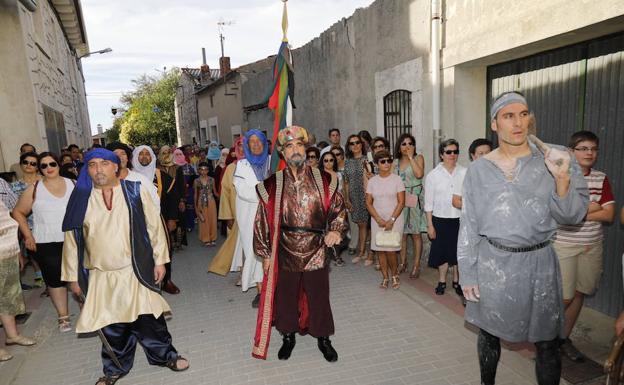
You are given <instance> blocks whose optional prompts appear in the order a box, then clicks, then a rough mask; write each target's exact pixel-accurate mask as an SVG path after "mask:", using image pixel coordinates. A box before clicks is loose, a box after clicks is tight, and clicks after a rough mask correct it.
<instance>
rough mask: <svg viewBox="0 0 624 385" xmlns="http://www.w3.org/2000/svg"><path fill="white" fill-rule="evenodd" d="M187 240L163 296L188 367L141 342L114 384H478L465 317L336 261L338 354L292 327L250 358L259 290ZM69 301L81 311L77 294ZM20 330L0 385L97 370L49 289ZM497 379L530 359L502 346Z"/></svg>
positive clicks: (71, 379)
mask: <svg viewBox="0 0 624 385" xmlns="http://www.w3.org/2000/svg"><path fill="white" fill-rule="evenodd" d="M189 240H190V241H191V246H190V247H188V248H186V250H184V251H182V252H180V253H178V254H177V255H176V257H175V259H174V273H173V276H174V281H175V282H176V284H177V285H178V286H179V287H180V288H181V290H182V293H181V294H179V295H177V296H170V295H167V294H165V297H166V299H167V300H168V301H169V303H170V305H171V307H172V309H173V313H174V317H173V319H172V320H171V321H170V322H169V323H168V325H169V330H170V332H171V334H172V335H173V341H174V345H175V346H176V348H177V349H178V350H179V352H180V353H181V354H182V355H183V356H185V357H187V358H188V359H189V360H190V364H191V368H190V369H189V370H188V371H186V372H182V373H174V372H171V371H169V370H168V369H166V368H159V367H150V366H149V365H148V364H147V361H146V359H145V355H144V354H142V353H141V351H140V350H141V349H140V348H139V349H138V351H137V355H136V359H135V366H134V368H133V369H132V371H131V372H130V374H129V375H128V376H127V377H125V378H123V379H122V380H120V381H119V382H118V384H136V385H139V384H223V385H225V384H228V385H229V384H267V385H268V384H310V385H312V384H362V385H363V384H474V385H477V384H479V368H478V362H477V354H476V335H475V334H474V333H473V332H472V331H470V330H468V329H467V328H466V327H465V326H464V322H463V319H462V318H461V317H460V316H458V315H457V314H456V313H454V312H453V311H452V310H449V308H448V307H447V306H445V305H443V304H441V303H440V302H438V301H436V300H435V299H434V298H432V297H431V296H430V295H429V294H428V293H426V292H424V291H423V290H420V289H419V288H418V285H413V284H409V283H408V281H407V276H406V275H403V276H402V277H405V278H404V281H403V284H402V286H401V288H400V290H398V291H394V290H392V289H388V290H381V289H379V288H378V284H379V282H380V275H379V273H378V272H376V271H375V270H374V269H373V268H372V267H368V268H365V267H363V266H362V265H358V266H354V265H347V266H344V267H340V268H337V267H333V268H332V273H331V275H330V276H331V300H332V308H333V312H334V318H335V323H336V335H335V336H334V337H333V338H332V341H333V345H334V346H335V348H336V350H337V351H338V354H339V360H338V362H336V363H328V362H326V361H325V360H324V359H323V357H322V355H321V353H320V352H319V351H318V349H317V347H316V340H315V339H314V338H312V337H310V336H297V346H296V348H295V350H294V352H293V355H292V357H291V359H290V360H288V361H279V360H278V359H277V350H278V349H279V347H280V346H281V338H280V336H279V334H278V333H277V332H275V331H274V332H273V334H272V342H271V346H270V350H269V357H268V359H267V360H266V361H262V360H257V359H254V358H252V357H251V345H252V338H253V333H254V328H255V322H256V311H255V309H252V308H251V306H250V303H251V300H252V299H253V297H254V295H255V292H253V293H252V292H251V291H250V292H248V293H242V292H241V291H240V288H238V287H235V286H234V283H235V281H236V278H237V277H236V276H235V275H230V276H228V277H225V278H223V277H220V276H217V275H214V274H208V273H206V267H207V265H208V262H209V260H210V258H211V256H212V255H214V254H215V253H216V250H217V249H216V248H206V247H201V246H199V244H198V242H197V241H196V237H195V235H194V234H190V235H189ZM414 282H416V281H412V282H410V283H414ZM421 284H423V285H424V284H425V283H421ZM447 296H454V294H451V293H450V292H449V293H448V294H447ZM449 298H450V299H449V300H457V298H452V297H449ZM114 303H115V299H114V298H113V299H111V305H112V306H114ZM29 310H32V309H29ZM72 311H73V313H74V314H77V312H78V310H77V306H76V305H75V304H73V305H72ZM73 320H75V317H73ZM22 330H23V332H24V334H26V335H34V336H35V337H36V339H37V340H38V341H39V344H38V345H36V346H35V347H32V348H22V347H18V348H15V347H11V348H10V351H11V352H12V353H13V354H14V355H15V358H14V359H13V360H11V361H8V362H6V363H2V364H0V385H4V384H12V385H35V384H55V385H65V384H67V385H69V384H92V383H95V381H96V379H97V378H98V377H99V376H100V375H101V373H102V368H101V361H100V346H101V345H100V342H99V340H98V338H97V337H87V338H84V337H77V336H76V334H74V333H65V334H60V333H59V332H58V330H57V328H56V316H55V314H54V311H53V308H52V306H51V303H50V301H49V300H48V299H44V300H43V301H41V303H40V305H39V306H38V308H37V309H36V310H35V311H34V314H33V316H32V317H31V319H30V320H29V321H28V322H27V323H26V325H25V326H23V327H22ZM497 383H498V384H533V383H535V381H534V374H533V362H532V361H531V360H530V359H527V358H526V357H523V356H521V355H519V354H517V353H514V352H510V351H506V350H504V352H503V356H502V360H501V364H500V366H499V370H498V377H497Z"/></svg>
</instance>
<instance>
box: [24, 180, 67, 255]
mask: <svg viewBox="0 0 624 385" xmlns="http://www.w3.org/2000/svg"><path fill="white" fill-rule="evenodd" d="M61 178H62V177H61ZM63 180H65V195H63V196H62V197H61V198H58V197H56V196H54V195H52V194H51V193H50V192H49V191H48V189H47V188H46V186H45V184H44V183H43V182H39V183H37V193H36V195H35V201H34V202H33V205H32V216H33V230H32V233H33V237H34V238H35V242H36V243H51V242H63V241H64V240H65V233H63V218H64V217H65V210H66V209H67V202H69V197H70V196H71V193H72V191H73V190H74V183H73V182H72V181H71V180H69V179H67V178H63Z"/></svg>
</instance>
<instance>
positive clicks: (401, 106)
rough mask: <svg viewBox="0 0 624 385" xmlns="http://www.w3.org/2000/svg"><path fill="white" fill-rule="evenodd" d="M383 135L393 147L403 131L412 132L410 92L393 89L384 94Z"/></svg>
mask: <svg viewBox="0 0 624 385" xmlns="http://www.w3.org/2000/svg"><path fill="white" fill-rule="evenodd" d="M383 102H384V135H385V137H386V139H388V141H389V142H390V148H394V144H395V143H396V141H397V139H398V138H399V136H401V134H403V133H409V134H411V133H412V93H411V92H410V91H407V90H395V91H392V92H390V93H389V94H388V95H386V96H384V99H383Z"/></svg>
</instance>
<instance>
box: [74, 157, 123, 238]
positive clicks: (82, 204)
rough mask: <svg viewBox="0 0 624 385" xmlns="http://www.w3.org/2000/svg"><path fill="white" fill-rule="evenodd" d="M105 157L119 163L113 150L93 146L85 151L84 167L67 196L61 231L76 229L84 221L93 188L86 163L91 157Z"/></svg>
mask: <svg viewBox="0 0 624 385" xmlns="http://www.w3.org/2000/svg"><path fill="white" fill-rule="evenodd" d="M96 158H100V159H106V160H110V161H111V162H115V163H117V164H119V163H120V160H119V157H118V156H117V155H115V153H114V152H112V151H109V150H107V149H104V148H94V149H93V150H91V151H89V152H87V153H86V154H85V156H84V164H85V165H84V167H82V169H81V170H80V174H79V175H78V180H77V181H76V186H75V187H74V191H73V192H72V194H71V197H69V202H68V203H67V210H66V211H65V218H63V231H70V230H74V229H78V228H80V227H81V226H82V223H83V222H84V217H85V214H86V212H87V204H88V203H89V196H90V195H91V190H92V189H93V181H92V180H91V177H90V176H89V171H88V169H89V167H88V166H87V164H88V163H89V161H90V160H91V159H96Z"/></svg>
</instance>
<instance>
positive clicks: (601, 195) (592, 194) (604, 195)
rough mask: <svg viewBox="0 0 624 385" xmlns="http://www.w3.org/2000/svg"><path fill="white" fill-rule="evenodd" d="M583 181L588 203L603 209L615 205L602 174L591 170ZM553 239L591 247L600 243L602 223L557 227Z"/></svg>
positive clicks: (586, 222) (605, 177)
mask: <svg viewBox="0 0 624 385" xmlns="http://www.w3.org/2000/svg"><path fill="white" fill-rule="evenodd" d="M585 180H586V181H587V187H588V188H589V201H590V202H596V203H598V204H600V205H601V206H603V207H604V206H607V205H610V204H613V203H615V198H614V196H613V193H612V192H611V184H610V183H609V179H608V178H607V175H606V174H605V173H604V172H602V171H598V170H593V169H592V170H591V171H590V172H589V174H587V175H585ZM553 239H554V240H555V242H559V243H565V244H568V245H582V246H586V245H593V244H594V243H598V242H602V239H603V233H602V223H600V222H598V221H583V222H581V223H579V224H577V225H559V226H558V228H557V233H556V234H555V236H554V238H553Z"/></svg>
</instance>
